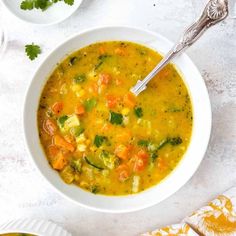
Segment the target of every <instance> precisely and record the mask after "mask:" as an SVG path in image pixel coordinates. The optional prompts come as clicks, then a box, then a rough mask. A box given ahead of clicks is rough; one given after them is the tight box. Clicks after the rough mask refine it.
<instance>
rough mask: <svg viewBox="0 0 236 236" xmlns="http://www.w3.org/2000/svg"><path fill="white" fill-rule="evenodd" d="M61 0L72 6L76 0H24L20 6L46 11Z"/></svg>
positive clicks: (24, 8) (26, 8)
mask: <svg viewBox="0 0 236 236" xmlns="http://www.w3.org/2000/svg"><path fill="white" fill-rule="evenodd" d="M61 1H63V2H64V3H66V4H67V5H70V6H72V5H73V4H74V0H23V1H22V2H21V4H20V8H21V9H22V10H33V9H41V10H42V11H44V10H46V9H47V8H48V7H50V6H51V5H53V4H54V3H57V2H61Z"/></svg>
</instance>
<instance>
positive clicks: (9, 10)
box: [0, 0, 83, 27]
mask: <svg viewBox="0 0 236 236" xmlns="http://www.w3.org/2000/svg"><path fill="white" fill-rule="evenodd" d="M5 1H6V0H1V1H0V4H1V3H2V5H3V6H4V7H5V9H6V10H7V11H8V12H9V13H10V14H11V15H12V16H13V17H15V18H16V19H19V20H20V21H21V22H24V23H27V24H29V25H37V26H42V27H47V26H52V25H56V24H59V23H61V22H63V21H65V20H66V19H68V18H69V17H71V16H72V15H73V14H74V13H75V12H76V11H77V10H78V8H79V7H80V5H81V4H82V2H83V0H77V1H79V2H78V6H75V7H74V9H73V11H72V12H71V13H70V14H68V15H65V16H64V17H62V18H60V19H58V20H55V21H52V22H50V23H37V22H32V21H30V20H27V19H25V18H23V17H21V16H19V15H18V14H15V12H14V11H13V10H12V9H11V8H10V7H9V5H8V4H7V3H6V2H5Z"/></svg>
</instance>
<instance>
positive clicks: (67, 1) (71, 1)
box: [64, 0, 74, 6]
mask: <svg viewBox="0 0 236 236" xmlns="http://www.w3.org/2000/svg"><path fill="white" fill-rule="evenodd" d="M64 2H65V3H66V4H68V5H70V6H72V5H73V4H74V0H64Z"/></svg>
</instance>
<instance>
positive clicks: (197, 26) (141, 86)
mask: <svg viewBox="0 0 236 236" xmlns="http://www.w3.org/2000/svg"><path fill="white" fill-rule="evenodd" d="M227 16H228V0H210V1H209V2H208V3H207V5H206V7H205V9H204V11H203V13H202V15H201V17H200V18H199V19H198V20H197V21H196V22H194V23H193V24H192V25H191V26H190V27H189V28H188V29H187V30H186V31H185V32H184V34H183V36H182V37H181V38H180V40H179V42H178V43H176V44H175V45H174V47H173V48H172V49H171V50H170V51H169V52H168V53H167V55H166V56H165V57H164V58H163V59H162V60H161V61H160V63H159V64H158V65H157V66H156V67H155V68H154V69H153V70H152V71H151V72H150V74H148V75H147V77H145V78H144V79H143V80H138V82H137V83H136V85H135V86H133V87H132V88H131V89H130V91H131V92H132V93H133V94H134V95H136V96H138V95H139V93H141V92H142V91H143V90H145V89H146V87H147V83H148V82H149V81H150V80H151V79H152V78H153V77H154V76H155V75H156V74H157V73H158V72H159V71H160V70H162V69H163V67H165V66H166V65H167V64H168V63H169V62H170V61H171V60H172V59H173V58H174V57H176V56H177V55H179V54H181V53H182V52H183V50H184V49H186V48H188V47H190V46H191V45H192V44H193V43H194V42H195V41H196V40H197V39H198V38H200V36H201V35H202V34H203V33H204V32H205V31H206V30H207V29H208V28H209V27H211V26H213V25H215V24H216V23H218V22H220V21H222V20H224V19H225V18H226V17H227Z"/></svg>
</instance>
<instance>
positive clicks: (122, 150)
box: [114, 144, 129, 160]
mask: <svg viewBox="0 0 236 236" xmlns="http://www.w3.org/2000/svg"><path fill="white" fill-rule="evenodd" d="M114 153H115V155H116V156H118V157H119V158H121V159H123V160H126V159H127V158H128V154H129V149H128V148H127V147H126V146H125V145H123V144H120V145H118V146H117V147H116V149H115V152H114Z"/></svg>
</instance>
